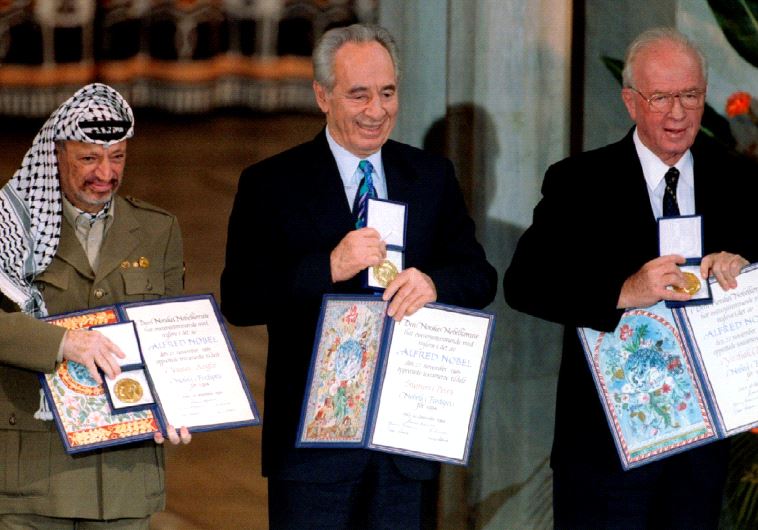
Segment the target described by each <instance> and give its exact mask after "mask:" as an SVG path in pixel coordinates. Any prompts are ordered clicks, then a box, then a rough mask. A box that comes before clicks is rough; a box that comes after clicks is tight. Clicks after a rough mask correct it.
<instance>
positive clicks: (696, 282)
mask: <svg viewBox="0 0 758 530" xmlns="http://www.w3.org/2000/svg"><path fill="white" fill-rule="evenodd" d="M683 274H684V287H676V286H674V291H676V292H677V293H687V294H689V295H692V294H695V293H696V292H698V291H699V290H700V285H701V284H700V278H698V277H697V275H696V274H695V273H692V272H684V273H683Z"/></svg>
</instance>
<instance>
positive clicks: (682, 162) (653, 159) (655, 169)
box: [633, 127, 695, 190]
mask: <svg viewBox="0 0 758 530" xmlns="http://www.w3.org/2000/svg"><path fill="white" fill-rule="evenodd" d="M633 138H634V146H635V147H636V148H637V157H638V158H639V159H640V165H641V166H642V174H643V175H644V176H645V182H647V185H648V188H649V189H651V190H654V189H656V188H657V187H658V186H659V185H660V183H661V181H662V180H663V177H664V175H666V172H667V171H668V170H669V168H670V167H671V166H669V165H667V164H665V163H664V162H663V161H662V160H661V159H660V158H658V156H657V155H656V154H655V153H653V152H652V151H651V150H650V149H648V147H647V146H646V145H645V144H643V143H642V140H640V136H639V134H638V132H637V128H636V127H635V128H634V135H633ZM674 167H675V168H676V169H678V170H679V181H680V182H683V183H684V184H687V186H689V187H690V188H691V189H694V188H695V177H694V170H693V164H692V151H690V150H689V149H687V152H685V153H684V155H682V157H681V158H680V159H679V160H678V161H677V163H676V164H674Z"/></svg>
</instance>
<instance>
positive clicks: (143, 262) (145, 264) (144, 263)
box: [139, 256, 150, 269]
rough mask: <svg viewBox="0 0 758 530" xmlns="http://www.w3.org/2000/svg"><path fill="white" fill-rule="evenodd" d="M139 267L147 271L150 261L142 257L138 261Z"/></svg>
mask: <svg viewBox="0 0 758 530" xmlns="http://www.w3.org/2000/svg"><path fill="white" fill-rule="evenodd" d="M139 266H140V268H141V269H147V268H148V267H149V266H150V261H149V260H148V259H147V258H146V257H145V256H142V257H140V259H139Z"/></svg>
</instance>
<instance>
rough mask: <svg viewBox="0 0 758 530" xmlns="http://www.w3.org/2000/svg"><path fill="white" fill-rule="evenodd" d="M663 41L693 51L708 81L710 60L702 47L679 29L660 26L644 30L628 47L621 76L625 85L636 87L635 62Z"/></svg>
mask: <svg viewBox="0 0 758 530" xmlns="http://www.w3.org/2000/svg"><path fill="white" fill-rule="evenodd" d="M662 42H670V43H672V44H673V45H674V46H678V47H680V48H683V49H685V50H687V51H689V52H690V53H692V55H694V56H695V58H696V59H697V61H698V62H699V63H700V71H701V73H702V74H703V80H704V81H705V82H706V83H707V82H708V62H707V61H706V59H705V55H703V52H702V51H700V48H699V47H698V46H697V45H696V44H695V43H694V42H692V41H691V40H690V39H689V38H687V36H686V35H684V34H683V33H681V32H680V31H679V30H677V29H674V28H667V27H660V28H651V29H648V30H645V31H643V32H642V33H640V34H639V35H638V36H637V38H636V39H634V40H633V41H632V43H631V44H630V45H629V47H628V48H627V49H626V58H625V59H624V69H623V71H622V72H621V78H622V81H623V83H624V86H625V87H634V64H635V62H636V61H637V57H638V56H639V54H640V53H641V52H642V51H644V50H646V49H648V48H649V47H651V46H654V45H656V44H660V43H662Z"/></svg>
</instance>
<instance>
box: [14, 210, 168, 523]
mask: <svg viewBox="0 0 758 530" xmlns="http://www.w3.org/2000/svg"><path fill="white" fill-rule="evenodd" d="M113 207H114V219H113V224H112V225H111V226H110V228H109V229H108V232H107V234H106V235H105V238H104V239H103V243H102V247H101V248H100V255H99V259H100V261H99V265H98V270H97V271H96V272H95V271H93V270H92V268H91V267H90V265H89V262H88V260H87V256H86V254H85V253H84V249H83V248H82V245H81V244H80V243H79V241H78V240H77V238H76V235H75V233H74V228H73V227H72V226H71V225H70V224H69V222H68V221H67V220H65V219H63V220H62V221H61V236H60V244H59V246H58V250H57V252H56V255H55V257H54V259H53V261H52V263H51V264H50V266H49V267H48V268H47V269H46V270H45V271H44V272H43V273H42V274H40V275H39V276H38V277H37V285H38V286H39V289H40V291H41V292H42V295H43V297H44V299H45V304H46V305H47V309H48V312H49V314H51V315H54V314H57V313H64V312H69V311H75V310H81V309H85V308H91V307H97V306H101V305H109V304H114V303H117V302H135V301H142V300H152V299H156V298H161V297H164V296H177V295H180V294H181V292H182V277H183V258H182V243H181V235H180V232H179V226H178V224H177V220H176V218H175V217H174V216H173V215H171V214H169V213H168V212H165V211H163V210H161V209H159V208H156V207H154V206H151V205H149V204H147V203H144V202H141V201H138V200H136V199H132V198H126V199H124V198H121V197H116V198H115V199H114V203H113ZM140 258H143V265H144V264H147V266H146V267H145V266H143V267H133V266H131V264H132V263H134V262H139V260H140ZM127 263H129V264H130V266H128V267H127V266H126V264H127ZM3 303H4V305H3V309H4V311H0V513H21V514H23V513H28V514H31V513H33V514H38V515H46V516H50V517H64V518H84V519H119V518H130V517H146V516H148V515H149V514H151V513H153V512H156V511H159V510H161V509H163V507H164V504H165V499H164V485H163V453H162V447H161V446H159V445H157V444H155V443H154V442H152V441H150V442H145V443H139V444H131V445H121V446H117V447H114V448H109V449H104V450H101V451H94V452H89V453H84V454H80V455H73V456H69V455H67V454H66V453H65V451H64V449H63V444H62V443H61V440H60V436H59V434H58V432H57V431H56V428H55V424H54V422H50V421H40V420H36V419H34V416H33V415H34V412H35V411H36V410H37V409H38V406H39V388H40V385H39V381H38V378H37V373H36V372H38V371H44V372H51V371H53V369H54V368H55V362H56V356H57V354H58V349H59V345H60V341H61V339H62V337H63V330H62V329H60V328H56V327H54V326H51V325H49V324H46V323H43V322H40V321H37V320H34V319H33V318H31V317H28V316H26V315H23V314H21V313H18V312H16V313H11V312H7V311H8V310H9V309H10V308H9V305H10V304H9V302H8V300H7V299H5V300H3ZM16 309H17V308H16Z"/></svg>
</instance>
